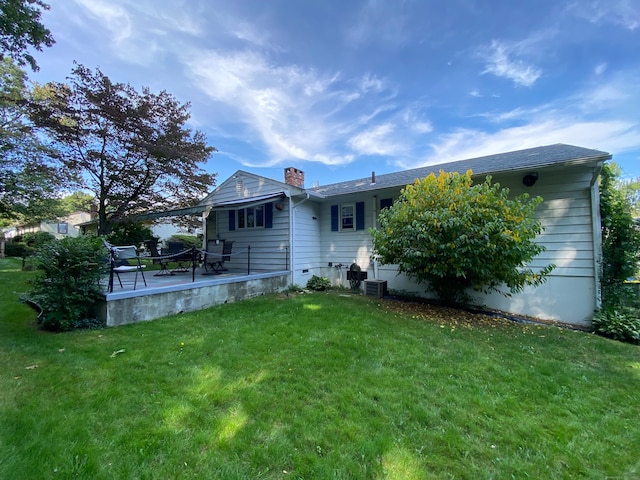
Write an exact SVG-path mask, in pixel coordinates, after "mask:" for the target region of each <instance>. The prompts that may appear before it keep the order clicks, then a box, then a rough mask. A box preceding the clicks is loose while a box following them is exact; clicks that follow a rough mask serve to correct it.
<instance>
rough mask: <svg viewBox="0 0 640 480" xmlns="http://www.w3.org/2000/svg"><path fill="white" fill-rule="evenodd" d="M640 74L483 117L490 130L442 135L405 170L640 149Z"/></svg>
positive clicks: (482, 129)
mask: <svg viewBox="0 0 640 480" xmlns="http://www.w3.org/2000/svg"><path fill="white" fill-rule="evenodd" d="M639 80H640V73H638V72H627V73H626V74H624V75H622V74H621V75H619V76H617V77H615V78H612V79H611V80H609V81H608V82H606V83H602V81H601V80H600V81H598V82H596V83H594V85H592V86H586V87H584V88H583V89H581V90H579V91H578V92H576V93H574V94H572V95H570V96H568V97H562V98H558V99H556V100H555V101H553V102H548V103H544V104H540V105H537V106H532V107H529V108H522V107H519V108H516V109H512V110H509V111H506V112H502V113H491V114H483V116H485V117H486V118H487V120H489V121H490V122H491V123H492V124H494V125H493V126H492V125H491V124H488V125H486V128H473V129H472V128H457V129H454V130H452V131H449V132H446V133H444V134H441V135H438V136H437V137H435V138H434V139H433V141H432V142H431V145H430V147H431V152H430V153H429V154H427V155H425V156H423V157H422V158H421V160H420V161H418V162H412V163H411V164H408V163H405V164H403V165H402V166H403V167H412V166H418V165H427V164H437V163H443V162H448V161H454V160H460V159H464V158H474V157H478V156H482V155H490V154H493V153H496V152H506V151H511V150H518V149H522V148H529V147H534V146H539V145H548V144H554V143H569V144H575V145H581V146H585V147H590V148H596V149H601V150H605V151H609V152H611V153H613V154H616V153H623V152H625V151H629V150H632V149H637V148H640V120H638V118H637V115H636V112H635V108H634V107H633V106H632V103H633V102H631V101H630V100H631V99H634V98H638V97H639V96H640V86H639V85H640V81H639Z"/></svg>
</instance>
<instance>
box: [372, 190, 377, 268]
mask: <svg viewBox="0 0 640 480" xmlns="http://www.w3.org/2000/svg"><path fill="white" fill-rule="evenodd" d="M377 208H378V196H377V195H374V196H373V207H372V208H371V212H372V215H373V218H372V219H371V225H373V228H378V212H377V211H376V209H377ZM371 247H372V248H371V249H372V252H371V253H372V254H373V242H372V243H371ZM372 261H373V278H375V279H376V280H377V279H378V260H377V258H375V257H373V258H372Z"/></svg>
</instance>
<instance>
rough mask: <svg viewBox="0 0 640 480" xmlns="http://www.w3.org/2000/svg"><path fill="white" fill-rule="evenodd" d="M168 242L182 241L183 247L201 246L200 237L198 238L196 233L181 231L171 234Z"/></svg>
mask: <svg viewBox="0 0 640 480" xmlns="http://www.w3.org/2000/svg"><path fill="white" fill-rule="evenodd" d="M169 241H170V242H182V243H184V248H192V247H196V248H202V239H201V238H198V237H197V236H196V235H186V234H182V233H176V234H174V235H171V238H170V239H169Z"/></svg>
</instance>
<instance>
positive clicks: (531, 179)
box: [522, 172, 538, 187]
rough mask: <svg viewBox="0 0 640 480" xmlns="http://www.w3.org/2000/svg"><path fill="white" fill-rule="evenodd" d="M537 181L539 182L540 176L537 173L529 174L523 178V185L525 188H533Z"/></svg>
mask: <svg viewBox="0 0 640 480" xmlns="http://www.w3.org/2000/svg"><path fill="white" fill-rule="evenodd" d="M537 181H538V174H537V173H536V172H534V173H527V174H526V175H525V176H524V177H522V184H523V185H524V186H525V187H533V186H534V185H535V184H536V182H537Z"/></svg>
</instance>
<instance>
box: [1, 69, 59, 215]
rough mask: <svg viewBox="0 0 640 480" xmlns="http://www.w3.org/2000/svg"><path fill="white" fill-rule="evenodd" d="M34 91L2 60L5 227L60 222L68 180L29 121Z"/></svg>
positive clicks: (2, 212)
mask: <svg viewBox="0 0 640 480" xmlns="http://www.w3.org/2000/svg"><path fill="white" fill-rule="evenodd" d="M32 101H33V92H32V89H31V88H30V86H29V84H28V81H27V76H26V74H25V72H24V71H23V70H21V69H20V68H19V67H17V66H16V65H15V64H14V63H13V62H12V60H11V59H10V58H4V59H2V60H1V61H0V222H4V223H6V222H7V221H19V222H20V223H37V222H39V221H41V220H46V219H50V218H55V216H56V214H57V207H58V204H57V202H56V195H57V191H58V189H59V188H60V187H61V186H65V185H66V184H67V183H68V182H67V180H69V179H70V177H68V176H66V175H63V173H62V172H61V170H60V165H59V164H58V163H57V162H56V160H55V154H54V152H53V151H51V150H50V149H47V148H45V147H44V145H43V144H42V142H41V139H40V137H39V136H38V134H37V132H36V129H35V128H34V125H33V124H32V123H31V122H30V120H29V111H30V110H29V104H30V103H31V102H32Z"/></svg>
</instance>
